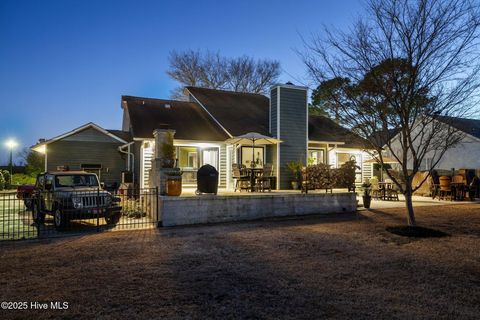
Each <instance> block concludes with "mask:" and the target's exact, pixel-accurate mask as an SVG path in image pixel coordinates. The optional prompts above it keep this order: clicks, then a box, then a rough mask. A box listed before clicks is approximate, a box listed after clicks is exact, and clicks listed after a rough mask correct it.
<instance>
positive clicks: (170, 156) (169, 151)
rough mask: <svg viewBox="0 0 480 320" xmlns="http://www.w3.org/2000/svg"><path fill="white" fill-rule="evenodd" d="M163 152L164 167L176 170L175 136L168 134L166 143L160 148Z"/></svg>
mask: <svg viewBox="0 0 480 320" xmlns="http://www.w3.org/2000/svg"><path fill="white" fill-rule="evenodd" d="M160 148H161V150H162V167H163V168H174V167H175V146H174V145H173V134H172V133H171V132H168V133H167V136H166V138H165V141H164V142H162V144H161V146H160Z"/></svg>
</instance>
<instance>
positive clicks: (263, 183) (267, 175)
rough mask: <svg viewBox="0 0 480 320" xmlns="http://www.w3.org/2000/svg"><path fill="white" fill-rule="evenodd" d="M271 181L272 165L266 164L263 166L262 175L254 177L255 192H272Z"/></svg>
mask: <svg viewBox="0 0 480 320" xmlns="http://www.w3.org/2000/svg"><path fill="white" fill-rule="evenodd" d="M272 179H273V165H272V164H271V163H266V164H265V165H264V166H263V171H262V175H261V176H259V177H256V182H255V188H256V189H257V191H261V192H264V191H265V190H268V191H272Z"/></svg>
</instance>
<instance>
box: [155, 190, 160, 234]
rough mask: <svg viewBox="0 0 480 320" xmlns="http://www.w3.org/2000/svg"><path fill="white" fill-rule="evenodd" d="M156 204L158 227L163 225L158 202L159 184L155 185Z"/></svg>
mask: <svg viewBox="0 0 480 320" xmlns="http://www.w3.org/2000/svg"><path fill="white" fill-rule="evenodd" d="M155 204H156V206H157V210H156V211H157V214H156V215H157V228H158V227H161V226H162V223H161V221H160V204H159V203H158V186H157V187H155Z"/></svg>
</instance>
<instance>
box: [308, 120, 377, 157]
mask: <svg viewBox="0 0 480 320" xmlns="http://www.w3.org/2000/svg"><path fill="white" fill-rule="evenodd" d="M308 140H310V141H321V142H331V143H335V142H344V143H343V144H342V147H345V148H360V149H363V148H367V146H368V142H367V141H366V140H365V139H363V138H361V137H359V136H357V135H356V134H354V133H353V132H351V131H350V130H348V129H347V128H344V127H342V126H341V125H339V124H337V123H336V122H335V121H333V120H331V119H329V118H327V117H324V116H317V115H311V116H309V117H308Z"/></svg>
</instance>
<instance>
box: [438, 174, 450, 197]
mask: <svg viewBox="0 0 480 320" xmlns="http://www.w3.org/2000/svg"><path fill="white" fill-rule="evenodd" d="M439 181H440V195H439V197H438V198H439V200H440V199H446V198H447V197H448V196H449V197H450V200H453V198H452V185H451V184H450V181H451V178H450V177H448V176H441V177H440V178H439Z"/></svg>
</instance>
